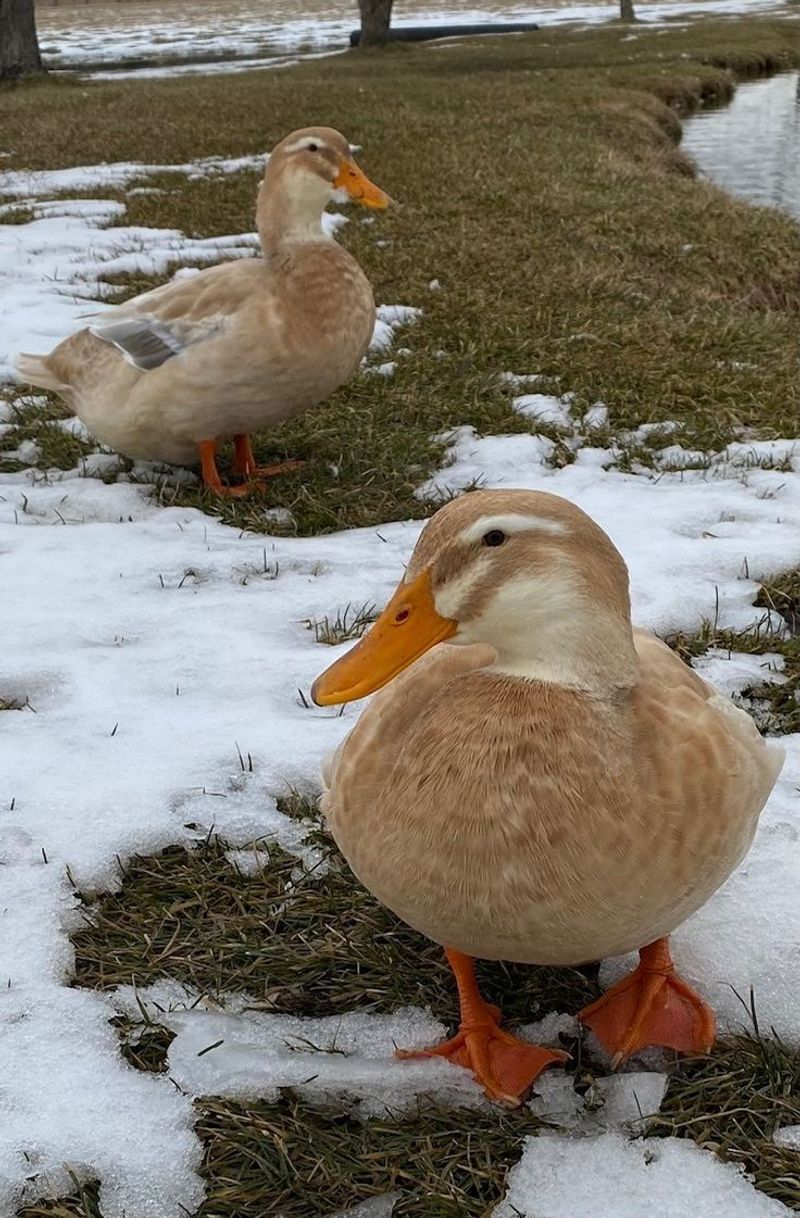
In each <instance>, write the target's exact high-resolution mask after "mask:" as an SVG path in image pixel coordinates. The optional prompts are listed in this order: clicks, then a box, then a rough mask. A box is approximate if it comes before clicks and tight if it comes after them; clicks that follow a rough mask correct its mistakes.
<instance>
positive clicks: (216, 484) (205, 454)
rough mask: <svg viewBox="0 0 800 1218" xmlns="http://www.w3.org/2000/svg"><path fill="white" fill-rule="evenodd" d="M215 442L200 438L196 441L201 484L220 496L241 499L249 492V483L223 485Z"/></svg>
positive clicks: (216, 442)
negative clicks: (201, 478) (218, 467)
mask: <svg viewBox="0 0 800 1218" xmlns="http://www.w3.org/2000/svg"><path fill="white" fill-rule="evenodd" d="M217 444H218V441H217V440H200V441H199V442H198V445H197V449H198V452H199V453H200V464H201V467H202V477H203V486H204V487H205V488H206V489H207V490H209V491H213V492H214V494H215V495H219V496H220V497H221V498H229V499H241V498H242V496H244V495H247V494H249V493H250V490H251V487H250V485H249V484H245V485H244V486H225V484H224V482H223V481H222V479H221V478H220V476H219V470H218V469H217Z"/></svg>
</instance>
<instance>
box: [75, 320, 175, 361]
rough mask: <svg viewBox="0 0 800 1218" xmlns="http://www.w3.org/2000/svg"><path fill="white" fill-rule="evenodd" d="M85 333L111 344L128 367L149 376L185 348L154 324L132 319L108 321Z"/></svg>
mask: <svg viewBox="0 0 800 1218" xmlns="http://www.w3.org/2000/svg"><path fill="white" fill-rule="evenodd" d="M89 333H90V334H94V336H95V338H100V339H102V340H103V342H106V343H113V344H114V346H115V347H117V348H118V349H119V350H120V351H121V352H122V354H123V355H124V356H125V359H126V360H127V361H128V363H129V364H133V366H134V368H140V369H141V370H142V371H143V372H149V371H150V370H151V369H153V368H160V367H161V365H162V364H165V363H166V362H167V360H168V359H172V357H173V355H177V354H178V352H180V351H182V350H183V349H184V347H185V346H186V344H185V343H182V342H181V340H180V339H179V338H176V336H175V335H174V334H173V333H172V331H171V330H168V329H167V327H166V326H164V325H162V324H161V323H160V322H158V321H152V320H150V321H145V320H144V319H143V318H140V317H134V318H131V319H130V320H129V321H110V322H106V324H105V325H102V326H90V327H89Z"/></svg>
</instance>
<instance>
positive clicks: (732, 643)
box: [666, 571, 800, 736]
mask: <svg viewBox="0 0 800 1218" xmlns="http://www.w3.org/2000/svg"><path fill="white" fill-rule="evenodd" d="M755 604H756V605H757V606H759V607H761V608H763V609H764V616H763V617H762V618H761V619H760V620H759V621H758V622H756V624H755V625H754V626H753V627H750V628H749V629H747V630H721V629H719V627H718V626H716V625H715V624H714V623H713V622H704V623H703V625H702V626H701V628H700V629H699V630H698V631H697V632H696V633H695V634H693V635H685V634H676V635H673V636H672V637H671V638H668V639H667V640H666V641H667V642H668V643H669V644H670V646H671V647H674V648H675V650H676V651H677V652H678V653H679V654H680V655H681V656H682V657H683V659H684V660H686V661H687V663H691V662H692V660H693V659H696V658H697V657H699V656H702V655H704V654H705V653H706V652H707V651H709V650H710V649H712V648H714V649H716V650H720V651H729V652H740V653H744V654H747V655H777V656H780V657H781V658H782V660H783V667H782V669H781V672H780V676H781V680H780V681H776V680H774V679H771V675H770V671H769V668H768V666H766V664H765V669H764V676H763V679H762V680H757V681H755V682H754V684H753V685H752V686H751V687H750V688H748V689H744V690H742V694H741V697H740V699H739V700H740V702H742V703H743V704H744V705H745V706H746V707H747V710H748V711H749V712H750V714H751V715H752V716H753V718H754V719H755V721H756V723H757V725H758V727H759V730H760V731H761V732H763V733H765V734H767V735H773V736H785V735H791V734H792V733H794V732H797V731H800V637H798V633H797V630H796V627H797V623H798V621H800V572H798V571H789V572H785V573H784V574H782V575H779V576H776V577H775V578H774V579H770V580H767V581H766V582H765V583H764V585H763V586H762V588H761V589H760V591H759V593H758V595H757V597H756V600H755ZM770 613H773V614H779V615H780V616H781V617H783V619H784V622H785V624H786V627H787V628H788V629H784V628H783V627H781V626H776V625H775V622H774V617H771V616H770Z"/></svg>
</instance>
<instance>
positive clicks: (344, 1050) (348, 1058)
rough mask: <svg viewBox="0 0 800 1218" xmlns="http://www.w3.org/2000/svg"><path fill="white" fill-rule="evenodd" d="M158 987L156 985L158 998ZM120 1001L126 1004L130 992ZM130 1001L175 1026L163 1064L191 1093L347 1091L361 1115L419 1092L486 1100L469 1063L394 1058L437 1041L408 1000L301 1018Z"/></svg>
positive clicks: (408, 1100)
mask: <svg viewBox="0 0 800 1218" xmlns="http://www.w3.org/2000/svg"><path fill="white" fill-rule="evenodd" d="M158 995H159V991H158V989H157V987H156V988H155V996H156V1000H157V1001H158ZM118 1001H121V1002H122V1004H123V1005H125V1006H126V1007H127V1009H132V1006H131V1003H132V998H131V996H129V995H126V994H125V992H121V993H120V995H119V997H118ZM136 1001H137V1003H140V1004H142V1005H143V1006H144V1007H145V1009H147V1010H148V1014H149V1015H150V1017H151V1018H152V1019H153V1021H154V1022H160V1023H162V1024H165V1025H166V1026H167V1027H168V1028H170V1029H171V1030H172V1031H173V1032H175V1033H176V1036H175V1039H174V1040H173V1041H172V1044H171V1045H170V1048H169V1073H170V1077H171V1078H172V1079H174V1080H175V1082H176V1083H177V1084H178V1086H179V1087H180V1088H181V1090H182V1091H184V1092H186V1093H187V1094H188V1095H190V1096H194V1097H200V1096H203V1095H216V1096H223V1097H228V1098H231V1099H237V1098H240V1099H265V1100H277V1098H278V1094H279V1091H278V1089H279V1088H280V1087H292V1088H294V1090H296V1091H297V1092H299V1093H300V1094H301V1095H303V1096H305V1097H306V1098H307V1099H309V1100H315V1101H318V1100H322V1099H331V1098H337V1097H338V1098H344V1097H346V1098H348V1099H349V1100H351V1101H352V1100H357V1101H358V1110H359V1111H360V1112H361V1114H362V1115H363V1116H383V1115H385V1114H386V1113H387V1112H392V1113H395V1114H400V1113H402V1112H404V1111H407V1110H408V1109H410V1108H413V1107H415V1106H416V1105H417V1103H418V1102H419V1099H420V1097H425V1096H427V1097H429V1098H430V1099H435V1100H436V1101H437V1102H439V1103H441V1104H451V1105H455V1106H459V1107H464V1106H466V1107H468V1108H488V1100H486V1099H485V1097H484V1095H483V1092H482V1091H481V1089H480V1087H479V1086H478V1085H477V1083H475V1081H474V1080H473V1079H472V1077H471V1075H469V1074H468V1073H467V1072H466V1071H463V1072H462V1071H460V1070H453V1069H452V1068H451V1067H450V1066H448V1063H447V1062H444V1061H441V1060H438V1059H433V1058H428V1059H421V1060H420V1061H411V1062H401V1061H399V1060H398V1059H397V1058H395V1057H394V1050H395V1048H396V1047H397V1046H398V1045H402V1046H403V1047H404V1048H407V1049H414V1048H424V1047H425V1045H428V1044H433V1043H435V1042H436V1041H439V1040H442V1039H443V1037H444V1036H445V1034H446V1029H445V1028H444V1026H443V1025H442V1024H441V1023H439V1022H438V1020H436V1019H434V1018H433V1017H432V1016H431V1015H430V1014H429V1013H427V1012H426V1011H422V1010H419V1009H418V1008H415V1007H408V1008H406V1009H403V1010H398V1011H395V1012H394V1013H393V1014H392V1015H373V1014H370V1013H367V1012H363V1011H359V1012H353V1013H352V1014H349V1015H336V1016H328V1017H326V1018H320V1019H312V1018H301V1017H299V1016H294V1015H272V1014H264V1013H261V1012H255V1011H243V1012H240V1013H235V1014H229V1013H228V1012H227V1011H219V1010H217V1011H214V1010H208V1009H202V1008H200V1007H194V1008H193V1009H191V1008H190V1009H184V1010H181V1009H172V1010H164V1009H163V1002H162V1003H160V1005H161V1007H162V1009H161V1010H160V1011H159V1010H157V1009H156V1008H154V1007H153V1006H151V1005H150V991H149V990H146V991H139V992H138V994H137V996H136Z"/></svg>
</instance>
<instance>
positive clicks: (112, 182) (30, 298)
mask: <svg viewBox="0 0 800 1218" xmlns="http://www.w3.org/2000/svg"><path fill="white" fill-rule="evenodd" d="M264 163H265V157H264V156H258V157H239V158H236V159H235V160H227V161H226V160H222V159H221V158H218V157H210V158H207V159H206V160H201V161H195V162H191V163H189V164H186V165H167V166H155V165H137V164H134V163H128V162H120V163H115V164H107V165H98V166H79V167H76V168H74V169H66V170H48V171H43V172H37V173H27V172H22V171H15V172H11V171H8V172H0V195H3V194H6V195H9V194H13V193H17V192H24V197H23V199H22V200H21V204H22V205H23V206H28V207H30V208H31V210H32V211H33V214H34V220H33V221H32V222H31V223H29V224H11V225H5V226H4V225H2V223H0V383H2V381H4V380H6V381H7V380H13V379H14V378H15V374H14V366H13V363H14V357H15V355H16V353H17V352H19V351H31V352H34V353H38V352H42V351H48V350H50V349H51V348H52V347H53V346H55V344H56V343H58V342H60V341H61V339H63V338H66V336H67V335H68V334H71V333H72V332H73V331H74V330H76V329H78V328H80V327H81V326H82V325H85V324H86V321H85V318H86V315H87V314H88V313H92V312H93V311H94V310H93V308H92V303H93V302H95V303H99V304H101V305H102V301H103V297H107V296H108V295H109V294H110V293H111V292H113V291H115V290H116V289H115V288H112V287H111V286H110V285H109V284H108V282H107V279H108V277H109V276H112V275H118V274H120V273H122V272H138V273H142V274H145V275H161V274H164V273H165V272H166V271H167V270H169V268H170V267H174V266H175V265H176V264H178V263H181V264H186V263H187V262H188V263H195V264H198V265H199V266H203V265H209V264H211V263H215V262H219V261H221V260H222V259H232V258H251V257H253V256H254V255H255V254H256V253H257V250H258V236H257V234H256V233H238V234H233V235H231V236H225V237H214V238H191V237H187V236H185V234H184V233H182V232H181V231H180V230H179V229H156V228H141V227H137V226H132V225H123V224H118V223H116V221H118V220H119V219H120V218H121V217H122V215H123V214H124V211H125V205H124V204H123V203H119V202H117V201H115V200H111V199H58V200H47V199H44V198H43V197H42V196H44V195H46V194H47V193H49V192H53V191H63V190H70V189H72V190H84V189H93V188H94V187H95V186H104V185H105V186H115V187H122V186H124V185H125V184H126V183H128V182H131V181H134V180H136V179H138V178H140V177H142V176H146V175H147V174H152V173H157V172H160V171H163V170H165V169H166V170H167V171H169V172H174V173H176V174H184V175H186V176H187V177H190V178H191V177H195V176H208V175H213V174H216V173H239V172H242V171H244V170H249V169H253V168H254V167H258V168H261V167H262V166H263V165H264ZM18 205H19V203H18V202H15V203H14V204H13V206H15V207H16V206H18ZM0 221H2V208H0ZM343 223H346V221H345V218H344V217H343V216H341V215H339V214H338V213H333V212H330V213H328V212H326V213H325V214H324V216H323V225H324V227H325V229H326V231H327V232H329V233H333V232H335V231H336V229H337V228H338V227H340V226H341V225H342V224H343ZM186 269H188V268H186V267H185V265H184V266H183V267H182V268H181V271H182V272H183V273H185V272H186ZM179 273H180V272H179ZM102 307H108V306H105V305H103V306H102ZM418 314H419V310H418V309H413V308H410V307H404V306H401V305H381V306H379V308H378V320H377V321H376V327H375V337H374V345H375V347H376V349H378V350H386V349H387V348H388V347H389V346H390V345H391V341H392V334H393V332H394V330H395V328H396V327H397V326H400V325H404V324H407V323H408V322H409V321H412V320H413V319H414V318H415V317H416V316H417V315H418Z"/></svg>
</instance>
